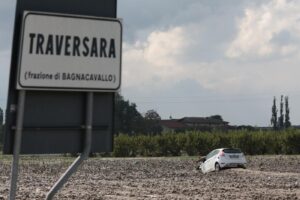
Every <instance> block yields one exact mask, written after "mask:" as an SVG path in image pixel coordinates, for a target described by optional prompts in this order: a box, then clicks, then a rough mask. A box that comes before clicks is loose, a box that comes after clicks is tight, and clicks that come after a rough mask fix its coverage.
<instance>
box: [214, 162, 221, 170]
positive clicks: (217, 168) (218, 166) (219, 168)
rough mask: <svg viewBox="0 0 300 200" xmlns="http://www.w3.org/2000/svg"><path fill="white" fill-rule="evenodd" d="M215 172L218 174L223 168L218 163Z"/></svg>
mask: <svg viewBox="0 0 300 200" xmlns="http://www.w3.org/2000/svg"><path fill="white" fill-rule="evenodd" d="M215 170H216V172H218V171H220V170H221V166H220V164H219V163H216V164H215Z"/></svg>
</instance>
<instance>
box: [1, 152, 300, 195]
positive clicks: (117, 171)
mask: <svg viewBox="0 0 300 200" xmlns="http://www.w3.org/2000/svg"><path fill="white" fill-rule="evenodd" d="M196 160H197V158H182V157H181V158H131V159H112V158H111V159H109V158H92V159H89V160H88V161H87V162H86V163H85V164H84V165H82V166H81V167H80V169H79V171H78V172H77V173H76V174H74V175H73V176H72V177H71V180H70V181H69V182H68V183H67V184H66V185H65V187H63V188H62V189H61V190H60V192H59V193H58V194H57V195H56V197H55V199H81V200H85V199H300V156H251V157H247V161H248V165H247V169H227V170H222V171H220V172H217V173H216V172H212V173H208V174H202V173H201V172H200V171H198V170H196V169H195V166H196ZM70 161H71V160H70V159H65V158H57V157H51V158H47V159H45V158H44V157H34V158H30V159H29V158H27V159H23V160H21V165H20V178H19V183H18V184H19V187H18V192H17V199H44V198H45V196H46V194H47V191H48V190H49V189H50V187H51V185H52V184H54V183H55V181H56V180H57V179H58V178H59V176H60V175H61V174H62V173H63V172H64V170H66V168H67V167H68V165H69V164H70ZM10 164H11V163H10V159H6V160H5V159H2V160H0V200H2V199H7V196H8V190H9V173H10Z"/></svg>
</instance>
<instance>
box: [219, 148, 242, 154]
mask: <svg viewBox="0 0 300 200" xmlns="http://www.w3.org/2000/svg"><path fill="white" fill-rule="evenodd" d="M223 151H224V153H242V152H241V150H240V149H224V150H223Z"/></svg>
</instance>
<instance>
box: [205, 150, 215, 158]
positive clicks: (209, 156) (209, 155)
mask: <svg viewBox="0 0 300 200" xmlns="http://www.w3.org/2000/svg"><path fill="white" fill-rule="evenodd" d="M213 155H214V151H211V152H210V153H209V154H207V156H206V160H208V159H210V158H211V157H213Z"/></svg>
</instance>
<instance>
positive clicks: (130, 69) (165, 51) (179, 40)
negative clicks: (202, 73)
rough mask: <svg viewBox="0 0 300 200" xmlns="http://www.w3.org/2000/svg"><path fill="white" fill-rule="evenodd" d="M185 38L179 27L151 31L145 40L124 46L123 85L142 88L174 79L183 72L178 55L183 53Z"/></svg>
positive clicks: (173, 80) (185, 44) (158, 85)
mask: <svg viewBox="0 0 300 200" xmlns="http://www.w3.org/2000/svg"><path fill="white" fill-rule="evenodd" d="M186 46H187V41H186V39H185V37H184V30H183V29H182V28H180V27H174V28H170V29H168V30H166V31H154V32H152V33H151V34H150V35H149V36H148V38H147V40H146V41H136V43H135V44H133V45H131V44H127V43H125V45H124V52H123V63H124V65H123V66H124V67H123V75H124V84H125V87H126V86H127V87H128V86H129V87H130V86H131V87H139V86H141V87H144V86H150V85H153V86H157V87H160V85H161V84H167V83H168V82H172V83H174V82H176V79H177V80H178V78H177V77H179V76H181V75H184V74H185V70H184V68H183V67H184V66H181V65H178V57H180V56H182V54H183V53H184V52H185V50H184V49H185V48H186Z"/></svg>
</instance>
